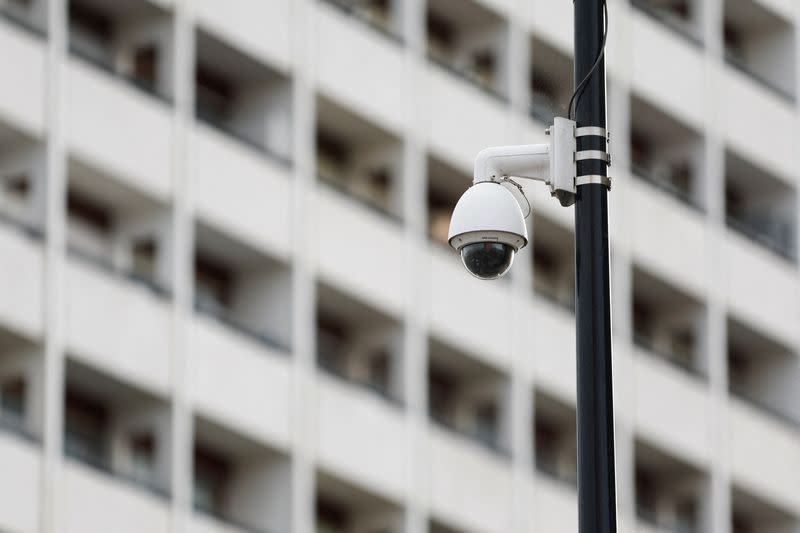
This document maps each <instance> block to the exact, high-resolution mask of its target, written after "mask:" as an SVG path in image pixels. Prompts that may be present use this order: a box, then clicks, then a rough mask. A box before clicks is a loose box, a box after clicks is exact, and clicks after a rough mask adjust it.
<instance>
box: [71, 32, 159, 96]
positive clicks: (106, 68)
mask: <svg viewBox="0 0 800 533" xmlns="http://www.w3.org/2000/svg"><path fill="white" fill-rule="evenodd" d="M69 52H70V54H71V55H72V56H73V57H76V58H78V59H80V60H81V61H83V62H85V63H88V64H90V65H92V66H93V67H95V68H97V69H98V70H101V71H102V72H104V73H106V74H108V75H109V76H111V77H112V78H114V79H116V80H120V81H122V82H124V83H125V84H126V85H128V86H129V87H133V88H135V89H136V90H137V91H140V92H143V93H145V94H147V95H148V96H152V97H154V98H156V99H157V100H159V101H161V102H162V103H164V104H167V105H172V99H170V98H169V97H168V96H166V95H164V94H161V93H160V92H159V91H158V90H157V89H156V88H155V87H154V86H153V84H152V83H149V82H147V81H145V80H142V79H140V78H138V77H136V76H133V75H130V74H125V73H123V72H120V71H118V70H117V69H115V68H114V65H112V64H111V63H110V62H109V61H106V60H104V59H102V58H100V57H97V56H96V55H94V54H92V53H91V52H89V51H87V50H85V49H84V48H82V47H81V46H80V45H78V44H75V43H72V42H71V43H70V44H69Z"/></svg>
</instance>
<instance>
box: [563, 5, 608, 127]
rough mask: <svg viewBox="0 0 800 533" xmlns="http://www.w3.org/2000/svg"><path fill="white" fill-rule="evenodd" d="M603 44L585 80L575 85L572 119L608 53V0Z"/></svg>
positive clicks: (570, 116)
mask: <svg viewBox="0 0 800 533" xmlns="http://www.w3.org/2000/svg"><path fill="white" fill-rule="evenodd" d="M603 17H604V22H603V44H602V45H601V47H600V52H599V53H598V54H597V59H596V60H595V62H594V65H592V68H591V69H590V70H589V73H588V74H587V75H586V77H585V78H583V80H581V82H580V83H579V84H578V86H577V87H575V92H574V93H572V97H571V98H570V99H569V106H568V107H567V117H568V118H570V119H574V118H575V117H574V113H573V111H574V112H575V113H577V111H578V104H580V101H581V96H583V91H584V89H586V84H587V83H588V81H589V79H591V77H592V75H593V74H594V73H595V71H596V70H597V67H598V66H600V61H601V60H602V59H603V57H604V56H605V53H606V39H607V38H608V3H607V2H606V0H603ZM573 103H574V104H575V108H574V109H573Z"/></svg>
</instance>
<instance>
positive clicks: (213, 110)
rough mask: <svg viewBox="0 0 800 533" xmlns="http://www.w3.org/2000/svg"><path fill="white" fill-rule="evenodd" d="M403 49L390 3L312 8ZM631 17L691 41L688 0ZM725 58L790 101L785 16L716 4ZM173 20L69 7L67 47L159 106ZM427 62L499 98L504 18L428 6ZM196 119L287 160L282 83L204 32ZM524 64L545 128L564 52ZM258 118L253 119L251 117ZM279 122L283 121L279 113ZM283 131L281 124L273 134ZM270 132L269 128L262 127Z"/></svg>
mask: <svg viewBox="0 0 800 533" xmlns="http://www.w3.org/2000/svg"><path fill="white" fill-rule="evenodd" d="M320 1H321V2H324V3H326V4H329V5H332V6H334V7H335V8H337V10H339V11H341V12H343V13H345V14H347V15H350V16H352V17H353V18H354V19H356V20H358V21H360V22H363V23H365V24H366V25H368V26H369V27H371V28H374V29H377V30H379V31H380V32H381V34H383V35H386V36H389V37H390V38H392V39H394V40H397V41H399V42H402V39H403V38H402V30H401V29H402V20H401V19H402V16H403V7H404V6H403V2H402V1H401V0H368V1H353V0H320ZM632 4H633V5H634V6H635V7H636V8H638V10H640V11H641V12H643V13H645V14H647V15H649V16H651V17H653V18H655V19H657V20H658V21H661V22H663V23H664V24H665V25H666V26H668V27H669V28H673V29H678V30H679V31H680V32H681V34H682V35H685V36H687V37H688V38H689V39H690V40H691V41H692V42H695V43H697V44H702V39H701V38H700V37H698V35H699V34H700V23H701V20H702V13H701V8H702V5H701V3H700V2H699V0H674V1H670V2H663V1H661V0H632ZM2 6H3V7H2V10H0V12H2V13H4V14H5V15H6V17H7V18H9V19H11V20H12V21H15V22H18V23H20V24H22V25H24V26H25V27H29V28H41V26H42V24H43V22H42V21H43V20H44V18H45V16H44V11H45V7H44V2H43V0H9V1H8V2H6V3H5V4H3V5H2ZM724 14H725V16H724V24H723V26H724V28H723V31H722V32H720V33H721V34H722V35H723V36H724V45H725V46H724V49H725V58H726V59H727V61H728V63H729V64H730V65H731V66H732V67H733V68H735V69H737V70H739V71H742V72H744V73H746V74H748V75H749V76H751V77H752V78H754V79H756V80H758V81H759V82H761V83H762V84H763V85H764V86H766V87H768V88H769V89H772V90H773V91H775V92H776V93H777V94H780V95H782V96H783V97H785V98H787V99H790V100H792V101H793V100H794V96H795V86H794V85H795V79H794V78H795V76H794V69H795V61H794V57H795V45H794V43H795V33H794V27H793V24H792V22H791V21H790V20H786V19H785V18H784V17H783V16H782V15H781V14H779V13H773V12H772V11H770V10H769V9H768V8H766V7H765V6H764V5H763V4H762V3H757V2H754V1H753V0H726V1H725V10H724ZM172 17H173V14H172V13H171V12H170V11H168V10H165V9H161V8H158V7H156V6H155V5H154V4H151V3H150V2H147V1H146V0H136V1H135V2H130V3H125V2H119V3H114V2H109V3H103V4H102V5H100V4H97V3H94V2H91V1H88V0H70V2H69V36H70V41H69V42H70V51H71V52H72V53H73V54H74V55H76V56H79V57H82V58H84V59H86V60H88V61H90V62H91V63H92V64H94V65H96V66H98V67H100V68H102V69H103V70H106V71H108V72H110V73H113V74H115V75H118V76H119V77H121V78H123V79H126V80H128V81H130V82H131V83H132V84H133V85H135V86H137V87H139V88H141V89H142V90H144V91H146V92H148V93H150V94H153V95H155V96H157V97H159V98H162V99H164V100H166V101H170V100H171V99H172V97H173V93H174V71H175V66H174V59H173V56H174V53H173V51H172V46H173V45H172V32H173V28H172ZM425 28H426V32H425V35H426V37H427V41H426V42H427V52H428V57H429V58H430V60H431V61H432V62H433V63H435V64H437V65H440V66H442V67H443V68H445V69H446V70H447V71H448V72H451V73H453V74H455V75H457V76H459V77H460V78H463V79H465V80H466V81H468V82H470V83H472V84H474V85H475V86H477V87H479V88H481V89H482V90H485V91H486V92H487V93H488V94H491V95H493V96H495V97H497V98H500V99H506V98H507V96H508V92H509V88H508V85H509V81H508V78H509V72H508V70H509V69H508V65H507V63H508V58H507V56H508V40H509V39H508V21H507V20H505V19H504V18H503V17H502V16H501V15H499V14H498V13H496V12H494V11H492V10H491V9H489V8H487V7H484V6H483V5H482V4H481V3H480V2H477V1H475V0H465V1H464V2H461V3H459V4H458V6H457V9H454V8H453V6H452V5H451V4H450V0H431V1H430V2H428V3H427V12H426V20H425ZM195 40H196V45H197V46H196V59H195V73H196V78H195V80H196V86H195V91H194V93H195V102H196V112H197V116H198V117H199V118H201V119H203V120H207V121H209V122H211V123H213V124H215V125H217V126H218V127H220V128H221V129H223V130H225V131H227V132H230V133H231V134H233V135H236V136H237V137H239V138H241V139H242V140H244V141H245V142H248V143H250V144H253V145H254V146H256V147H258V148H259V149H264V150H267V151H272V152H274V153H275V154H277V155H278V156H279V157H283V158H285V157H287V156H288V151H287V150H286V146H282V141H281V131H280V127H279V126H277V125H276V126H275V127H272V128H266V130H265V128H264V126H263V124H259V123H260V122H262V121H261V120H260V119H261V118H263V115H267V116H274V115H281V114H282V113H285V110H286V109H288V107H289V105H288V104H289V92H290V91H289V89H288V85H289V80H288V78H287V77H286V76H285V75H284V74H282V73H281V72H279V71H278V70H276V69H273V68H271V67H269V66H267V65H264V64H262V63H260V62H259V61H257V60H255V59H253V58H252V57H250V56H249V55H248V54H246V53H243V52H241V51H238V50H236V49H234V48H233V47H232V46H230V45H229V44H227V43H226V42H224V41H223V40H221V39H219V38H218V37H216V36H215V35H214V34H213V33H211V32H209V31H206V30H202V29H198V30H197V31H196V35H195ZM530 54H531V57H532V58H534V61H533V63H532V65H531V69H530V70H531V72H530V76H529V85H528V91H529V93H530V101H531V114H532V115H533V116H535V117H537V118H541V119H544V120H546V121H547V122H548V123H549V121H550V120H551V119H552V116H553V115H554V114H561V115H563V114H564V109H563V107H564V105H565V104H566V101H567V100H568V99H569V89H568V88H569V87H571V81H572V61H571V59H570V57H569V55H568V53H567V52H564V51H561V50H559V49H557V48H555V47H553V46H552V45H550V44H548V43H546V42H544V41H542V40H540V39H537V38H533V37H532V38H531V41H530ZM255 111H258V113H257V114H255V115H254V112H255ZM283 120H285V117H283ZM283 127H285V125H284V126H283ZM270 130H272V131H270Z"/></svg>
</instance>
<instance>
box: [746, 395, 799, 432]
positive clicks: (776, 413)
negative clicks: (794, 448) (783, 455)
mask: <svg viewBox="0 0 800 533" xmlns="http://www.w3.org/2000/svg"><path fill="white" fill-rule="evenodd" d="M730 393H731V395H732V396H734V397H736V399H737V400H740V401H741V402H743V403H745V404H747V405H748V406H750V407H751V408H753V409H755V410H756V411H758V412H759V413H762V414H764V415H767V416H769V417H770V418H772V419H773V420H775V421H776V422H779V423H780V424H783V425H789V426H791V427H792V428H793V429H795V430H800V417H793V416H791V415H788V414H786V413H785V412H783V411H781V410H780V409H777V408H775V407H773V406H771V405H769V404H767V403H766V402H763V401H761V400H758V399H756V398H753V396H752V395H749V394H748V393H747V391H745V390H744V389H742V388H737V387H734V386H731V388H730Z"/></svg>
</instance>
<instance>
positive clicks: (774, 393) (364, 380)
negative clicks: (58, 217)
mask: <svg viewBox="0 0 800 533" xmlns="http://www.w3.org/2000/svg"><path fill="white" fill-rule="evenodd" d="M323 103H324V102H323ZM320 117H321V119H320V125H321V127H320V130H319V136H320V139H319V140H318V144H319V145H320V146H321V147H323V149H322V152H323V153H324V156H323V157H322V159H324V160H330V161H329V162H325V163H321V164H320V168H321V169H323V168H332V167H334V166H335V164H336V162H337V161H341V160H344V159H345V158H344V156H342V155H341V153H342V151H341V148H340V147H339V144H338V143H339V141H338V140H333V135H332V134H331V133H329V130H331V129H334V127H335V125H337V124H339V125H341V126H342V127H343V128H344V129H345V130H346V131H348V132H351V135H353V136H355V137H358V138H360V139H361V142H362V144H368V143H373V142H376V143H379V144H380V140H381V139H380V137H379V136H377V135H376V133H375V132H374V131H372V130H370V129H369V127H368V125H367V124H365V123H364V122H359V123H356V122H352V123H350V122H348V120H351V119H352V117H349V116H348V115H346V114H345V113H344V112H343V111H342V109H341V108H338V107H335V106H333V104H331V103H325V105H321V106H320ZM6 137H7V138H10V139H14V137H13V136H6ZM353 142H357V141H353ZM41 152H42V150H41V149H40V148H38V147H37V146H36V145H35V144H34V143H31V142H30V141H25V138H24V137H21V136H20V137H17V138H16V141H14V142H11V141H9V142H8V143H5V144H4V145H3V146H0V177H2V178H3V180H2V190H1V192H2V194H0V213H2V216H3V217H4V218H5V219H6V220H7V221H9V222H13V223H14V226H15V227H18V228H21V229H22V230H23V231H24V232H25V233H26V234H27V235H29V236H30V237H32V238H35V239H36V238H40V237H41V228H42V227H43V221H44V215H43V210H44V187H45V185H44V184H45V176H44V172H43V168H44V165H43V164H42V157H41ZM386 153H387V152H386V151H384V150H379V151H378V153H377V154H374V155H372V154H371V155H364V156H363V161H376V160H380V158H381V157H386ZM390 153H391V152H390ZM395 155H396V154H395ZM390 159H391V158H390ZM428 163H429V169H428V170H429V175H430V179H429V184H430V186H429V191H428V202H429V205H430V206H432V207H431V209H430V211H429V213H430V220H429V223H430V224H429V235H430V238H431V239H432V240H433V241H434V242H441V243H444V242H445V241H446V231H447V226H448V225H449V214H450V213H451V212H452V207H453V205H454V202H455V201H456V199H457V198H458V196H459V195H460V192H461V191H462V190H463V188H464V187H466V186H467V184H468V182H469V179H468V178H467V177H466V176H465V175H461V174H459V172H458V170H456V169H455V168H453V167H452V166H450V165H448V164H446V163H444V162H443V161H441V160H439V159H437V158H433V157H432V158H429V162H428ZM365 166H366V163H364V164H361V163H353V167H354V168H358V167H361V168H364V167H365ZM330 173H331V174H335V172H334V171H330ZM751 176H752V175H751ZM364 191H374V189H370V188H368V187H367V188H359V189H355V190H353V191H350V192H349V193H348V194H350V195H357V194H365V195H366V197H371V195H372V194H373V193H366V192H364ZM373 199H374V198H373ZM66 203H67V205H66V208H67V209H66V210H67V235H66V237H67V246H68V250H69V252H70V256H71V257H72V258H74V259H76V260H79V261H82V262H84V263H87V262H88V263H89V264H91V265H92V266H94V267H96V268H97V269H99V270H100V272H102V273H103V274H105V275H110V276H112V277H116V278H122V279H125V280H128V281H129V282H131V283H134V284H136V285H139V286H144V287H146V288H147V289H148V290H149V291H151V292H152V293H153V294H155V295H156V296H157V297H159V298H162V299H169V298H170V295H171V291H172V288H173V286H174V285H173V283H174V281H173V279H172V277H173V275H174V272H173V267H172V261H173V259H172V256H173V251H172V248H173V244H172V243H173V239H174V235H173V231H172V229H171V228H172V211H171V207H170V206H169V205H167V204H164V203H162V202H160V201H157V200H154V199H151V198H150V197H149V196H148V195H146V194H144V193H141V192H139V191H137V190H134V189H133V188H131V187H130V186H129V185H127V184H125V183H124V182H122V181H119V180H116V179H114V178H113V177H111V176H108V175H106V174H104V173H102V172H100V171H98V170H96V169H95V168H93V167H91V166H89V165H86V164H84V163H82V162H81V161H79V160H77V159H71V160H70V163H69V165H68V185H67V201H66ZM220 228H221V226H220V227H218V226H217V225H215V224H210V223H208V222H206V221H203V220H198V221H197V222H196V223H195V225H194V231H193V233H194V242H195V251H194V263H193V268H192V272H193V276H194V294H195V310H196V311H197V312H198V313H201V314H203V315H205V316H207V317H211V318H213V319H215V320H216V321H217V322H218V323H220V324H221V325H224V326H225V327H227V328H228V329H232V330H235V331H237V332H238V333H239V334H241V335H243V336H246V337H247V338H249V339H250V340H254V341H256V342H258V343H259V344H261V345H265V346H267V347H269V348H270V349H271V350H274V351H277V352H279V353H289V352H290V351H291V329H292V328H291V313H290V312H289V310H290V309H291V302H292V294H291V287H292V283H291V275H292V273H291V267H290V265H289V264H288V263H287V261H286V259H285V258H281V257H277V256H274V255H271V254H270V253H268V252H266V251H263V250H261V249H259V248H258V247H256V246H254V245H253V244H251V243H248V242H245V241H243V240H241V239H240V238H239V237H233V236H232V235H231V234H229V233H228V232H226V231H225V230H223V229H220ZM573 247H574V245H573V235H572V232H571V230H570V229H568V228H567V227H565V226H562V225H561V224H560V223H559V222H557V221H555V220H552V219H550V218H548V217H547V216H545V215H541V214H538V213H537V214H535V215H534V216H533V236H532V248H533V251H532V253H531V254H530V256H529V257H530V259H529V261H530V263H529V266H528V268H529V269H530V270H531V271H532V272H533V276H532V278H533V290H534V292H535V293H536V294H537V295H538V296H539V297H540V298H543V299H545V300H548V301H550V302H553V303H555V304H556V305H557V306H558V307H560V308H562V309H563V310H565V311H567V312H571V311H572V310H573V307H574V261H573ZM520 267H523V268H524V266H522V265H518V268H520ZM633 269H634V271H633V299H632V302H631V309H632V311H633V312H632V316H633V340H634V341H635V343H636V344H637V345H639V346H641V347H644V348H645V349H646V351H647V352H648V353H652V354H654V355H656V356H658V357H660V358H662V359H664V360H667V361H669V362H671V363H674V364H675V365H677V366H679V367H680V368H682V369H684V370H686V371H687V372H689V373H690V374H692V375H694V376H697V377H698V378H700V379H704V376H705V375H707V370H708V356H707V352H708V350H707V347H706V340H705V336H706V334H705V331H706V310H705V305H704V304H703V303H702V302H701V301H700V300H699V298H698V297H696V296H694V295H690V294H688V293H686V292H685V290H684V289H681V288H677V287H675V286H673V285H671V284H670V283H669V282H667V281H666V280H664V279H662V278H660V277H659V276H658V275H656V274H654V273H652V272H651V271H649V270H648V269H646V268H644V267H640V266H638V265H636V266H634V267H633ZM319 287H320V289H319V292H318V309H317V348H318V362H319V364H320V366H321V368H323V369H324V370H326V371H328V372H329V373H331V374H333V375H335V376H338V377H340V378H343V379H346V380H348V381H350V382H352V383H356V384H359V385H361V386H364V387H367V388H370V389H372V390H374V391H377V392H379V393H380V394H381V395H382V396H383V397H385V398H387V399H389V400H391V401H392V402H394V403H397V404H402V403H403V400H404V399H403V398H402V387H401V386H400V378H399V376H400V375H401V371H400V366H401V361H402V353H403V346H402V331H403V326H402V322H401V321H400V320H398V319H397V318H395V316H396V315H395V316H392V314H391V313H389V312H387V311H386V310H381V309H378V308H376V307H375V305H374V304H373V303H368V302H366V301H363V300H361V299H360V297H356V296H353V295H349V294H345V293H343V292H341V291H337V290H335V289H334V288H333V285H331V284H328V283H323V282H320V283H319ZM748 324H749V322H748V321H746V320H742V319H740V318H738V317H736V316H735V315H733V314H732V315H731V316H730V318H729V321H728V327H727V331H728V370H729V379H728V381H729V383H730V387H731V392H732V393H733V394H736V395H737V396H740V397H743V398H745V399H748V400H750V401H752V402H754V403H756V404H758V405H761V406H762V407H764V408H765V409H766V410H767V411H769V412H774V413H777V414H778V415H780V416H783V417H784V418H786V419H788V420H790V421H791V422H792V423H793V424H796V423H800V412H795V411H793V410H792V408H791V407H787V406H791V405H794V404H797V402H796V401H795V400H794V399H793V394H794V393H793V392H792V391H791V390H790V387H788V385H786V384H785V383H783V382H782V381H781V379H782V378H785V377H786V376H796V377H797V378H798V379H800V374H798V373H799V372H800V370H798V363H797V360H798V358H797V355H796V354H795V353H793V350H792V349H791V348H790V347H789V346H787V345H786V343H785V342H784V341H782V340H780V339H776V338H774V336H773V335H772V334H770V333H768V332H763V331H759V330H758V328H754V327H753V326H750V325H748ZM430 351H431V353H432V354H433V355H432V358H431V362H432V366H431V369H430V383H429V392H430V395H431V396H430V397H431V408H432V410H431V417H432V418H434V419H435V420H437V421H439V422H442V423H443V424H444V425H446V426H454V427H456V428H460V429H463V430H464V431H465V432H467V433H471V434H473V436H474V437H475V438H476V439H478V440H480V441H483V442H485V443H488V445H489V446H490V447H493V448H496V449H499V450H502V449H503V447H504V446H505V444H506V440H505V439H504V438H503V437H501V436H500V434H501V433H502V431H501V426H502V420H503V419H504V415H503V414H502V413H503V409H504V407H503V405H502V404H503V400H502V397H503V394H504V393H502V392H497V391H502V390H505V389H507V386H508V382H509V376H508V375H507V374H505V373H504V372H502V371H500V370H496V371H494V370H492V369H491V368H490V369H483V368H481V367H480V365H479V364H478V363H477V361H478V360H479V359H480V358H476V357H474V356H473V355H470V354H466V353H463V352H462V351H459V350H452V349H451V348H450V347H449V346H447V345H446V344H442V343H436V342H433V341H432V343H431V346H430ZM453 353H455V354H456V355H453ZM767 354H768V355H769V357H766V356H765V355H767ZM440 359H441V360H442V361H448V360H450V359H452V360H454V361H457V362H458V361H460V362H459V363H458V364H457V365H455V366H453V365H448V364H442V365H440V364H439V360H440ZM472 361H474V362H475V363H474V364H476V365H478V367H477V368H472V369H470V368H471V367H470V365H473V362H472ZM462 364H463V365H464V368H460V365H462ZM473 366H474V365H473ZM473 373H475V374H477V375H483V376H492V378H491V379H488V378H487V379H488V381H487V382H486V383H482V385H481V387H482V390H489V389H496V392H497V394H496V395H495V396H494V397H492V398H491V401H489V400H486V401H484V399H482V400H481V401H480V402H477V403H475V404H474V405H473V403H472V402H473V400H474V399H468V397H470V394H468V393H463V392H462V390H461V389H462V388H463V386H465V385H464V384H466V383H469V382H471V377H470V376H471V374H473ZM489 383H495V384H496V385H492V386H490V385H489ZM465 394H466V396H465ZM464 409H466V410H467V411H469V412H470V413H471V414H469V415H464V414H463V410H464ZM461 420H468V421H467V422H463V424H462V422H460V421H461ZM489 428H491V430H490V429H489Z"/></svg>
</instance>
